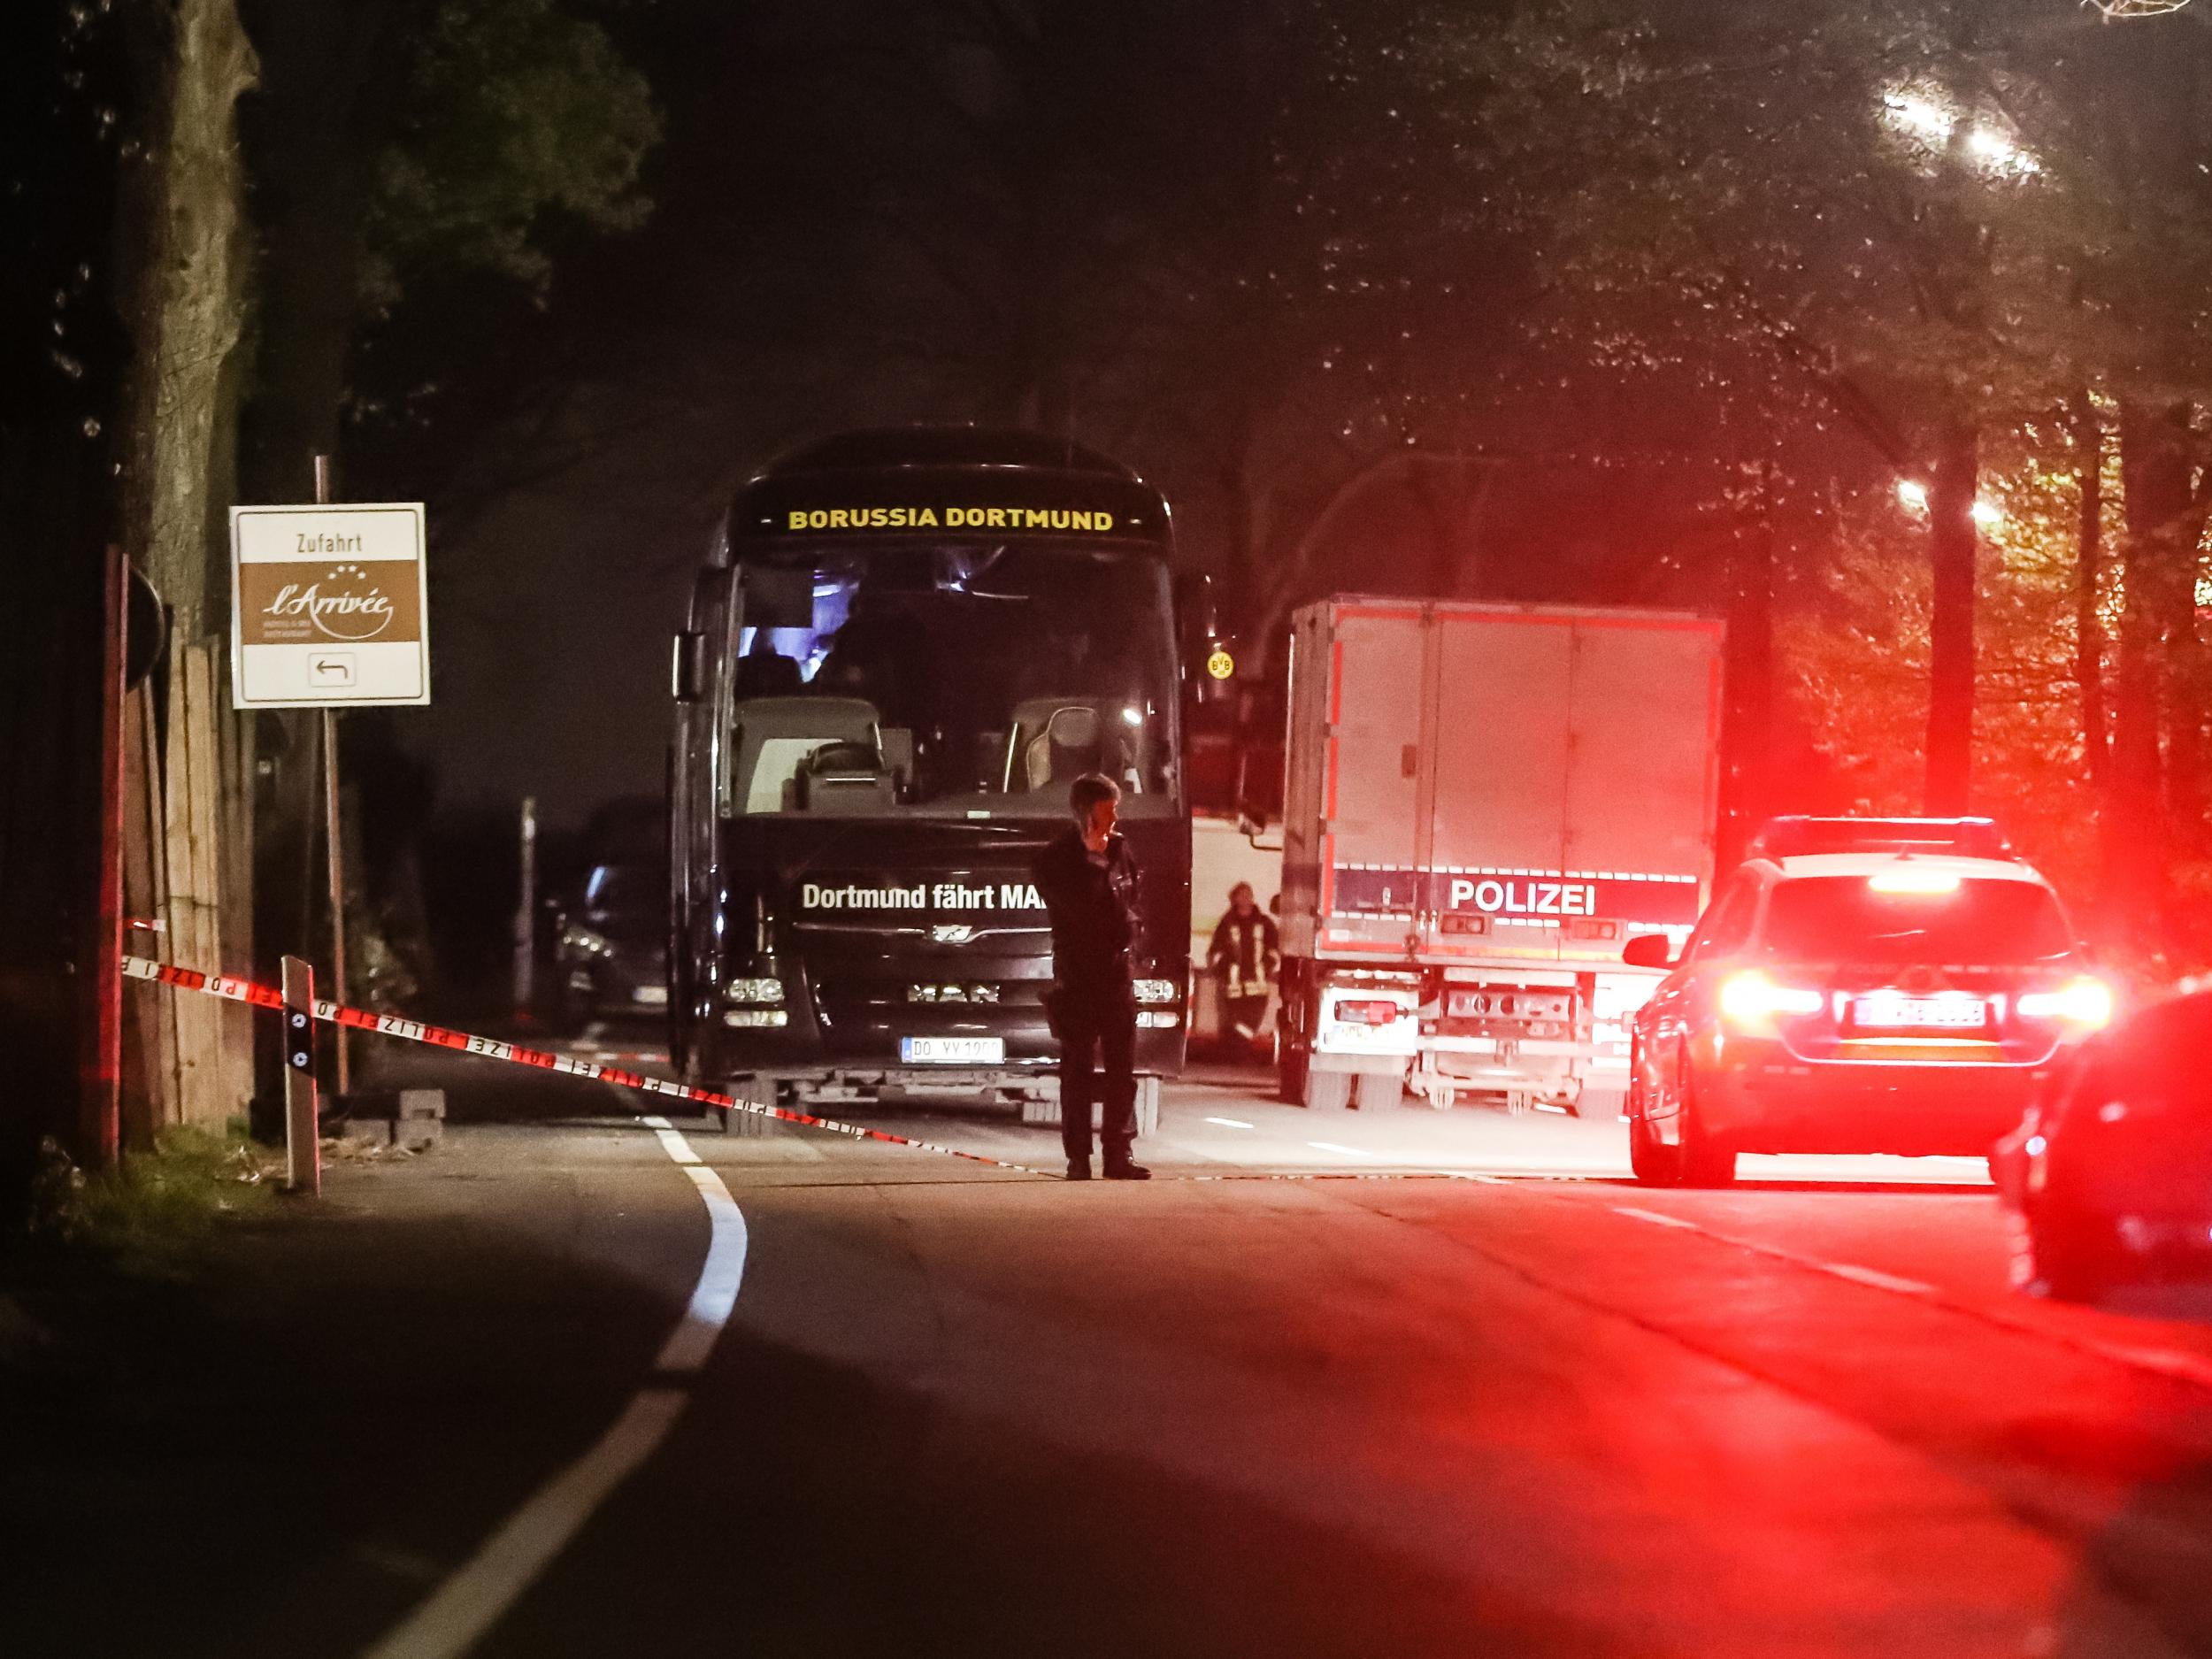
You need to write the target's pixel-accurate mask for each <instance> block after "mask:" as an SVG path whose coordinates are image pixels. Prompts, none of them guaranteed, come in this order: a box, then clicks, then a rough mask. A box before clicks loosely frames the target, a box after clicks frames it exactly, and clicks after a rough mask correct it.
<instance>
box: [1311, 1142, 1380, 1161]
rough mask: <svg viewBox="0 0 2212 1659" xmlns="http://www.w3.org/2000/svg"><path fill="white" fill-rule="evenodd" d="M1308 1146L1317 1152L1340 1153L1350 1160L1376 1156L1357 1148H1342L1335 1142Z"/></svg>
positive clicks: (1313, 1143) (1312, 1143)
mask: <svg viewBox="0 0 2212 1659" xmlns="http://www.w3.org/2000/svg"><path fill="white" fill-rule="evenodd" d="M1306 1144H1307V1145H1308V1146H1310V1147H1311V1148H1313V1149H1314V1150H1315V1151H1316V1152H1340V1153H1342V1154H1343V1155H1344V1156H1346V1157H1348V1158H1371V1157H1373V1156H1375V1155H1374V1154H1373V1153H1371V1152H1363V1151H1361V1150H1360V1149H1359V1148H1357V1147H1340V1146H1339V1145H1337V1143H1336V1142H1335V1141H1307V1142H1306Z"/></svg>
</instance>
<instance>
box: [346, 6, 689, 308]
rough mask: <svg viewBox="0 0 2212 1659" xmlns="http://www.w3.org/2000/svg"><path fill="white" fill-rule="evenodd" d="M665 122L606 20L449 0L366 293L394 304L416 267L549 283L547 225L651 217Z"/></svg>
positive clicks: (390, 181) (382, 205)
mask: <svg viewBox="0 0 2212 1659" xmlns="http://www.w3.org/2000/svg"><path fill="white" fill-rule="evenodd" d="M660 134H661V119H660V115H659V113H658V111H657V110H656V109H655V107H654V104H653V98H652V92H651V88H649V86H648V85H647V84H646V82H645V81H644V79H643V77H641V75H640V74H639V73H637V72H636V71H635V70H634V69H633V68H632V67H631V66H630V65H628V64H626V62H624V61H623V59H622V58H621V57H620V55H619V54H618V52H617V50H615V46H614V43H613V42H612V41H611V40H610V39H609V38H608V36H607V34H606V31H605V30H603V28H601V27H599V26H598V25H597V24H595V23H592V22H588V21H585V20H582V19H578V18H575V17H572V16H571V15H569V14H568V13H567V12H565V11H563V10H562V8H561V5H560V4H559V0H447V4H445V6H444V8H443V10H442V12H441V14H440V16H439V18H438V20H437V22H436V24H435V26H434V28H433V29H432V31H431V34H430V35H429V38H428V39H427V40H426V42H423V43H422V46H421V48H420V53H419V58H418V61H417V62H416V65H415V67H414V73H413V74H412V76H411V81H410V83H409V93H408V104H407V111H406V116H405V119H404V122H403V127H402V130H401V132H400V134H399V135H398V137H397V139H396V142H394V143H393V144H392V146H391V147H390V148H389V150H388V151H387V152H386V155H385V157H384V159H383V164H382V167H381V170H380V179H379V180H378V192H377V196H376V200H375V203H374V205H373V210H372V215H371V221H370V242H371V246H372V248H373V256H372V259H371V265H370V269H369V270H368V272H367V273H365V280H366V287H367V291H368V295H369V297H370V298H371V299H372V300H373V302H374V303H378V304H380V305H383V306H386V307H388V306H390V305H391V304H393V303H396V301H397V300H398V299H399V297H400V296H401V295H402V293H403V291H404V288H405V287H406V285H407V283H408V282H409V281H410V280H413V279H416V278H419V277H420V276H422V275H424V274H426V273H432V272H438V271H452V270H456V269H462V268H467V267H472V266H473V267H480V268H484V269H488V270H491V271H495V272H499V273H503V274H505V275H508V276H511V277H513V278H516V279H518V280H521V281H524V282H526V283H528V284H530V285H531V286H532V287H533V288H536V289H537V290H539V291H541V292H542V290H543V288H544V287H545V285H546V283H547V281H548V280H549V276H550V274H551V264H550V261H549V259H548V257H547V255H546V253H545V251H544V247H543V242H544V238H545V234H546V232H547V230H548V228H549V226H550V225H552V224H555V223H557V221H558V220H560V219H570V220H573V221H575V222H576V223H579V224H580V225H583V226H587V227H591V228H593V229H596V230H603V231H618V230H628V229H633V228H634V227H636V226H638V225H640V224H641V223H642V222H643V221H644V219H645V217H646V215H647V213H648V212H649V211H650V204H649V202H648V201H647V199H646V198H645V197H644V196H642V195H641V194H640V193H639V191H638V188H637V184H638V174H639V172H640V170H641V167H642V166H643V165H644V161H645V157H646V156H647V155H648V153H649V151H650V150H652V148H653V147H654V145H655V144H657V142H659V140H660Z"/></svg>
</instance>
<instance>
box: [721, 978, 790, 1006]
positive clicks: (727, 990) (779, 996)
mask: <svg viewBox="0 0 2212 1659" xmlns="http://www.w3.org/2000/svg"><path fill="white" fill-rule="evenodd" d="M722 996H723V1000H724V1001H725V1002H782V1001H783V981H782V980H781V979H732V980H731V981H730V982H729V983H728V984H727V985H726V986H724V987H722Z"/></svg>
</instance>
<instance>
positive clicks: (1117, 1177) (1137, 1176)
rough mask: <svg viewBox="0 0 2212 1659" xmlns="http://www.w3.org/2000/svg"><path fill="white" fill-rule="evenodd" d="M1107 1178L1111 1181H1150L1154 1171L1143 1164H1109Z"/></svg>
mask: <svg viewBox="0 0 2212 1659" xmlns="http://www.w3.org/2000/svg"><path fill="white" fill-rule="evenodd" d="M1106 1179H1108V1180H1110V1181H1148V1180H1150V1179H1152V1171H1150V1170H1148V1169H1147V1168H1145V1167H1144V1165H1143V1164H1108V1165H1107V1166H1106Z"/></svg>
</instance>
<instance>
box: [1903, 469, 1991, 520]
mask: <svg viewBox="0 0 2212 1659" xmlns="http://www.w3.org/2000/svg"><path fill="white" fill-rule="evenodd" d="M1897 500H1898V503H1899V504H1900V505H1901V506H1903V507H1904V508H1906V509H1907V510H1908V511H1912V512H1925V511H1928V487H1927V486H1926V485H1925V484H1924V483H1922V482H1921V481H1920V480H1918V479H1916V478H1901V479H1899V480H1897ZM1969 511H1971V512H1972V513H1973V515H1974V522H1975V523H1976V524H1978V525H1981V526H1985V527H1986V526H1991V525H2000V524H2002V523H2004V521H2005V510H2004V509H2003V508H2002V507H2000V506H1999V505H1998V504H1997V503H1995V502H1993V501H1978V502H1976V503H1974V504H1973V506H1972V507H1971V508H1970V509H1969Z"/></svg>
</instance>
